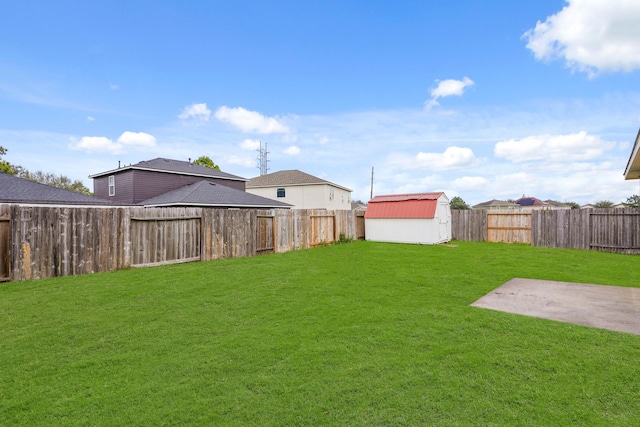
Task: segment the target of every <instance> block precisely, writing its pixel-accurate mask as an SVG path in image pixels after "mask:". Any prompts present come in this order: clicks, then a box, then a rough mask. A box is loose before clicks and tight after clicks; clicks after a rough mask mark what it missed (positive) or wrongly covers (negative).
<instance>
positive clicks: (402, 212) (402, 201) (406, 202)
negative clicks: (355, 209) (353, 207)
mask: <svg viewBox="0 0 640 427" xmlns="http://www.w3.org/2000/svg"><path fill="white" fill-rule="evenodd" d="M443 194H444V193H442V192H437V193H415V194H395V195H388V196H376V197H374V198H373V199H371V200H369V205H368V206H367V211H366V213H365V215H364V217H365V218H426V219H433V218H435V216H436V207H437V206H438V199H439V198H440V196H442V195H443Z"/></svg>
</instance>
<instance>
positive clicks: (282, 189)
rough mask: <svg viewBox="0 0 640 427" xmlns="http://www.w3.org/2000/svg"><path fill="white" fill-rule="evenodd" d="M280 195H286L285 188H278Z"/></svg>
mask: <svg viewBox="0 0 640 427" xmlns="http://www.w3.org/2000/svg"><path fill="white" fill-rule="evenodd" d="M278 197H284V188H278Z"/></svg>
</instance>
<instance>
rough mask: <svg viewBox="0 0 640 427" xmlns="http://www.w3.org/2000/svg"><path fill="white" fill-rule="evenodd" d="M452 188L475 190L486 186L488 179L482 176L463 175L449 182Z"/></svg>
mask: <svg viewBox="0 0 640 427" xmlns="http://www.w3.org/2000/svg"><path fill="white" fill-rule="evenodd" d="M451 185H452V187H453V188H455V189H457V190H458V191H475V190H481V189H483V188H486V187H487V186H488V185H489V181H488V180H487V179H486V178H485V177H482V176H463V177H460V178H456V179H454V180H453V181H452V182H451Z"/></svg>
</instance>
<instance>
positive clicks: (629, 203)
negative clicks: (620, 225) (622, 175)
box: [624, 194, 640, 208]
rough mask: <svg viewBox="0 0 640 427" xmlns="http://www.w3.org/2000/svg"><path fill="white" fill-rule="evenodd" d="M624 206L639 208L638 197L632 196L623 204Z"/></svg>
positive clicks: (639, 198)
mask: <svg viewBox="0 0 640 427" xmlns="http://www.w3.org/2000/svg"><path fill="white" fill-rule="evenodd" d="M624 205H625V206H626V207H628V208H640V196H638V195H637V194H634V195H633V196H631V197H629V198H628V199H627V201H626V202H624Z"/></svg>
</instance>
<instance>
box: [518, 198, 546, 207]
mask: <svg viewBox="0 0 640 427" xmlns="http://www.w3.org/2000/svg"><path fill="white" fill-rule="evenodd" d="M515 203H516V204H518V205H520V206H547V204H546V203H545V202H543V201H542V200H540V199H536V198H535V197H521V198H519V199H518V200H516V201H515Z"/></svg>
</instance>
